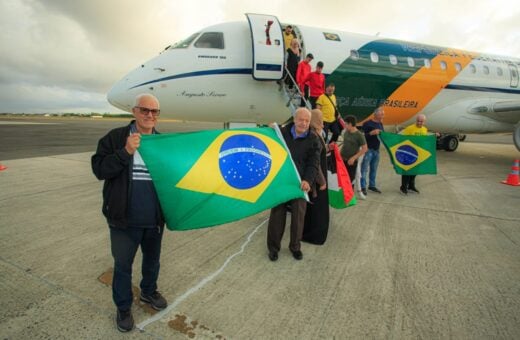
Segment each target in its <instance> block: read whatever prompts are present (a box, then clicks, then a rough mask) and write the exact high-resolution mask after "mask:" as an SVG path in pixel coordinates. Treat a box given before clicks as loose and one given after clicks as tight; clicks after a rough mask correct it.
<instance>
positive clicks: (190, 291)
mask: <svg viewBox="0 0 520 340" xmlns="http://www.w3.org/2000/svg"><path fill="white" fill-rule="evenodd" d="M265 222H267V219H266V220H264V221H263V222H262V223H260V224H259V225H258V226H257V227H256V228H255V229H254V230H253V231H252V232H251V233H250V234H249V236H248V237H247V240H246V241H245V242H244V243H243V244H242V247H240V251H238V252H236V253H234V254H233V255H231V256H230V257H228V258H227V259H226V261H224V264H223V265H222V266H221V267H220V268H219V269H218V270H217V271H215V272H213V273H211V274H210V275H208V276H207V277H205V278H203V279H202V280H201V281H199V283H197V284H196V285H195V286H194V287H191V288H190V289H188V290H187V291H186V292H185V293H184V294H182V295H181V296H179V297H178V298H177V299H176V300H175V301H173V302H172V304H171V305H169V306H168V307H167V308H166V309H164V310H162V311H160V312H159V313H157V314H155V315H154V316H152V317H151V318H148V319H146V320H144V321H143V322H141V323H140V324H138V325H137V326H136V327H137V329H139V330H141V331H144V328H145V327H146V326H148V325H149V324H151V323H152V322H155V321H157V320H160V319H162V318H163V317H164V316H165V315H166V314H168V313H170V312H171V311H172V310H173V309H174V308H175V307H177V306H178V305H179V304H180V303H181V302H182V301H184V300H186V298H188V297H189V296H190V295H191V294H193V293H195V292H196V291H197V290H199V289H201V288H202V287H204V286H205V285H206V284H207V283H208V282H210V281H211V280H213V279H214V278H215V277H217V276H218V275H219V274H220V273H222V271H223V270H224V269H225V268H226V267H227V265H228V264H229V262H231V260H232V259H233V258H234V257H235V256H237V255H240V254H242V253H243V252H244V249H245V248H246V246H247V244H248V243H249V242H250V241H251V238H252V237H253V235H254V234H255V233H256V232H257V231H258V229H260V227H261V226H262V225H264V224H265Z"/></svg>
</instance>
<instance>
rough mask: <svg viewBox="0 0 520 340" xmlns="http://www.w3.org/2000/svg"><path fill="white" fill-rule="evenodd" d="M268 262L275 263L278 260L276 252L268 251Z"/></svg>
mask: <svg viewBox="0 0 520 340" xmlns="http://www.w3.org/2000/svg"><path fill="white" fill-rule="evenodd" d="M269 260H271V261H273V262H274V261H276V260H278V252H276V251H270V252H269Z"/></svg>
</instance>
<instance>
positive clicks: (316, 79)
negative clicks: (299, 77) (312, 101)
mask: <svg viewBox="0 0 520 340" xmlns="http://www.w3.org/2000/svg"><path fill="white" fill-rule="evenodd" d="M305 80H306V82H307V83H308V85H309V87H310V89H311V93H310V96H311V97H319V96H321V95H322V94H324V93H325V76H324V75H323V73H317V72H316V71H314V72H311V73H309V74H308V75H307V78H306V79H305Z"/></svg>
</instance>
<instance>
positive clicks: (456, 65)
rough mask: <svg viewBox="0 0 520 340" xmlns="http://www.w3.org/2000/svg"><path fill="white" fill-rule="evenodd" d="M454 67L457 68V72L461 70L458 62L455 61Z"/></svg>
mask: <svg viewBox="0 0 520 340" xmlns="http://www.w3.org/2000/svg"><path fill="white" fill-rule="evenodd" d="M455 69H456V70H457V72H460V71H461V70H462V66H461V65H460V63H455Z"/></svg>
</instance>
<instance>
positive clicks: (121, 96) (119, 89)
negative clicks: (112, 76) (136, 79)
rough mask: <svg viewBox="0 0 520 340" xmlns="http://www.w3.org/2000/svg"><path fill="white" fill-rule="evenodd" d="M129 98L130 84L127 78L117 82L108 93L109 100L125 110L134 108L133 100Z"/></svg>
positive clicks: (113, 104)
mask: <svg viewBox="0 0 520 340" xmlns="http://www.w3.org/2000/svg"><path fill="white" fill-rule="evenodd" d="M129 98H130V94H129V91H128V84H127V81H126V80H125V79H121V80H120V81H118V82H117V83H115V84H114V86H112V88H111V89H110V91H108V93H107V100H108V102H109V103H110V104H111V105H112V106H115V107H117V108H118V109H120V110H123V111H131V110H132V100H131V99H129Z"/></svg>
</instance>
